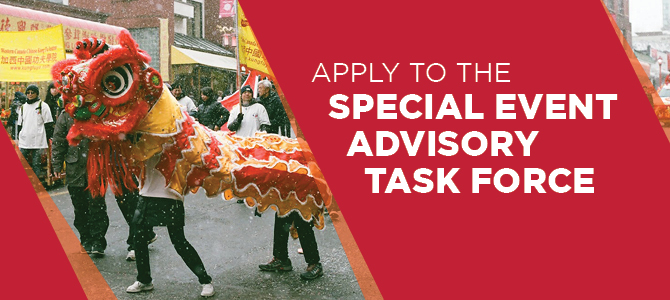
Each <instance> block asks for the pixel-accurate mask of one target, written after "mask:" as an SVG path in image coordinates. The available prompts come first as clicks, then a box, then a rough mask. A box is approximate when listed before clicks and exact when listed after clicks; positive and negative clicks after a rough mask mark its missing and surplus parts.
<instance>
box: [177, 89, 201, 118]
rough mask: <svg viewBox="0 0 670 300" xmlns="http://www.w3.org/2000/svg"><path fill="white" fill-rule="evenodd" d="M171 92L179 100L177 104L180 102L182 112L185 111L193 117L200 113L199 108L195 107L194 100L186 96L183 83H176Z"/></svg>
mask: <svg viewBox="0 0 670 300" xmlns="http://www.w3.org/2000/svg"><path fill="white" fill-rule="evenodd" d="M171 91H172V95H173V96H174V97H175V98H176V99H177V102H179V106H181V110H182V111H185V112H186V113H187V114H189V115H191V116H193V115H194V114H195V113H196V112H197V111H198V108H197V107H196V106H195V103H194V102H193V99H191V98H190V97H188V96H186V95H185V94H184V92H183V87H182V85H181V83H176V84H175V85H174V86H172V90H171Z"/></svg>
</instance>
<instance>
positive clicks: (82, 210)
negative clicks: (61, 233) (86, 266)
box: [51, 114, 109, 255]
mask: <svg viewBox="0 0 670 300" xmlns="http://www.w3.org/2000/svg"><path fill="white" fill-rule="evenodd" d="M72 124H74V120H73V119H72V117H71V116H70V115H69V114H61V115H60V117H59V118H58V120H57V121H56V128H55V132H54V136H53V146H52V151H51V156H52V162H53V168H54V173H55V174H59V175H57V176H58V177H60V176H62V175H63V174H62V171H63V162H65V164H66V168H65V170H66V174H65V176H66V183H67V189H68V192H70V198H71V199H72V206H74V227H75V228H77V231H79V241H80V242H81V245H82V246H83V247H84V249H85V250H86V252H87V253H93V254H97V255H103V254H104V253H105V248H106V247H107V240H106V239H105V234H106V233H107V228H108V227H109V217H108V216H107V205H106V204H105V198H104V197H97V198H94V197H92V196H91V193H90V192H89V191H88V190H87V188H86V187H87V186H88V179H87V175H86V162H87V158H86V155H87V153H88V143H89V140H88V139H83V140H81V141H80V142H79V145H77V146H69V145H68V142H67V139H66V136H67V133H68V132H69V131H70V127H72Z"/></svg>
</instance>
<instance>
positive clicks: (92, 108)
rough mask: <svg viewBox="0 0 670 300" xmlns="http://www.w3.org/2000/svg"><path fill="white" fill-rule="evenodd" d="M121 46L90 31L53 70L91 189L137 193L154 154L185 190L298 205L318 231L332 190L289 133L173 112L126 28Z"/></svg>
mask: <svg viewBox="0 0 670 300" xmlns="http://www.w3.org/2000/svg"><path fill="white" fill-rule="evenodd" d="M119 41H120V45H114V46H109V45H106V44H105V41H104V40H98V39H95V38H91V39H88V40H83V41H80V42H78V43H77V48H76V49H75V51H74V54H75V56H76V57H77V59H68V60H64V61H61V62H58V63H57V64H55V65H54V67H53V69H52V75H53V78H54V82H55V84H56V87H58V88H59V90H60V91H61V93H62V96H63V102H64V106H65V111H66V112H67V113H69V114H70V115H72V116H73V117H74V119H75V122H74V125H73V126H72V128H71V129H70V132H69V133H68V140H69V141H70V143H72V144H76V143H78V141H79V140H81V139H84V138H88V139H90V140H91V142H90V144H89V145H90V146H89V155H88V167H87V169H88V181H89V189H90V190H91V193H92V194H94V195H103V194H104V193H105V190H106V189H107V185H109V186H111V188H112V190H113V191H114V192H115V193H116V194H119V193H121V192H122V187H125V188H126V189H128V190H136V189H137V185H136V184H135V182H134V181H133V176H136V177H137V178H139V179H140V180H142V178H143V174H144V168H145V165H144V163H145V161H146V160H147V159H149V158H151V157H153V156H154V155H157V154H158V153H162V155H161V158H160V161H159V163H158V165H157V166H156V169H157V170H159V171H160V172H161V173H162V174H163V175H164V176H165V184H166V187H169V188H170V189H172V190H174V191H176V192H178V193H181V194H182V195H185V194H186V193H188V192H196V191H197V190H198V188H200V187H202V188H203V189H204V190H205V191H206V193H207V195H208V196H210V197H212V196H215V195H217V194H223V197H224V198H225V199H227V200H229V199H232V198H233V196H237V197H240V198H244V199H246V204H247V206H249V207H256V208H257V209H258V211H259V212H263V211H265V210H267V209H268V208H269V207H275V208H276V210H277V212H278V214H279V215H280V216H285V215H287V214H288V213H290V212H291V211H298V212H300V214H301V216H302V218H303V219H304V220H306V221H309V220H313V221H314V224H315V225H316V226H317V228H323V226H324V218H323V212H324V208H325V206H327V205H329V203H330V199H331V197H330V193H329V192H328V188H327V186H326V185H325V181H324V180H323V176H322V174H321V172H320V171H319V169H318V167H317V166H316V164H315V163H314V162H312V161H308V159H307V158H306V157H311V155H306V154H307V153H304V152H303V150H302V149H301V147H300V145H299V143H298V141H297V140H295V139H290V138H286V137H281V136H278V135H274V134H265V133H262V134H260V133H259V134H257V135H256V136H255V137H251V138H240V137H236V136H232V135H230V134H228V133H224V132H214V131H211V130H210V129H208V128H207V127H205V126H202V125H200V124H199V123H198V122H196V121H194V120H193V118H191V117H190V116H189V115H188V114H186V113H184V112H182V111H181V109H180V107H179V104H178V103H177V101H176V99H175V98H174V97H173V96H172V94H171V93H170V92H169V91H168V90H167V89H165V88H164V87H163V81H162V78H161V76H160V74H159V73H158V72H157V71H156V70H154V69H153V68H151V67H149V66H148V63H149V62H150V60H151V57H149V55H148V54H147V53H146V52H144V51H143V50H140V49H139V48H138V46H137V43H135V41H134V40H133V39H132V37H131V36H130V34H129V33H128V32H127V31H125V30H124V31H122V32H121V33H120V34H119Z"/></svg>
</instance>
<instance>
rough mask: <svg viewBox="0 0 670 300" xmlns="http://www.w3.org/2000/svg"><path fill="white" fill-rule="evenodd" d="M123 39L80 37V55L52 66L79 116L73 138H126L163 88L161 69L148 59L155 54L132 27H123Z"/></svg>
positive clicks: (70, 108) (67, 106) (65, 100)
mask: <svg viewBox="0 0 670 300" xmlns="http://www.w3.org/2000/svg"><path fill="white" fill-rule="evenodd" d="M119 41H120V45H113V46H110V45H107V44H105V41H104V40H101V39H95V38H90V39H88V40H82V41H79V42H77V47H76V49H75V50H74V55H75V56H76V57H77V59H67V60H64V61H61V62H58V63H56V64H55V65H54V66H53V68H52V70H51V73H52V76H53V78H54V82H55V86H56V87H57V88H58V89H59V90H60V91H61V94H62V95H63V103H64V105H65V111H66V112H67V113H69V114H70V115H71V116H72V117H73V118H74V119H75V125H74V126H73V127H72V129H71V130H70V132H69V134H68V139H69V140H70V141H76V140H79V139H81V138H82V137H84V136H85V137H88V138H91V139H93V140H98V139H99V140H107V141H115V140H117V141H118V140H124V139H125V135H126V134H127V133H128V132H130V131H131V130H132V129H133V127H135V125H136V124H137V123H138V121H139V120H141V119H142V118H144V117H145V116H146V114H147V113H148V112H149V110H150V109H151V107H152V106H153V104H154V103H155V102H156V101H157V100H158V98H159V97H160V95H161V93H162V91H163V80H162V79H161V76H160V74H159V73H158V72H157V71H156V70H155V69H153V68H151V67H149V65H148V63H149V62H150V61H151V57H150V56H149V55H148V54H147V53H146V52H145V51H144V50H141V49H139V48H138V46H137V43H135V41H134V40H133V38H132V37H131V36H130V33H129V32H128V31H127V30H123V31H121V33H120V34H119Z"/></svg>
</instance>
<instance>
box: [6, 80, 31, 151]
mask: <svg viewBox="0 0 670 300" xmlns="http://www.w3.org/2000/svg"><path fill="white" fill-rule="evenodd" d="M26 100H28V98H26V95H25V94H24V93H21V92H15V93H14V100H12V103H11V104H10V105H9V109H10V110H11V115H10V116H9V122H7V128H9V129H10V130H11V132H10V134H11V136H12V139H13V140H15V139H17V138H18V128H17V125H16V121H17V120H18V118H19V113H18V111H19V108H20V107H21V106H22V105H23V103H26Z"/></svg>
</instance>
